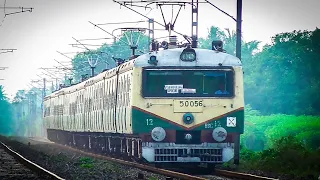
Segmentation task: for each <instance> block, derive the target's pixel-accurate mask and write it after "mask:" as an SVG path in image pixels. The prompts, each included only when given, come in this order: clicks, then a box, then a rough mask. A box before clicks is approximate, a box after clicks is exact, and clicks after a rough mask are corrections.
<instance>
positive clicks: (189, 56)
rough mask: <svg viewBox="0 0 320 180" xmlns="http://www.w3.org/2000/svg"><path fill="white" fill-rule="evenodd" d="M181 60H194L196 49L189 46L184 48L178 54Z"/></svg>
mask: <svg viewBox="0 0 320 180" xmlns="http://www.w3.org/2000/svg"><path fill="white" fill-rule="evenodd" d="M180 59H181V61H195V60H196V51H195V50H194V49H191V48H186V49H184V50H183V51H182V53H181V54H180Z"/></svg>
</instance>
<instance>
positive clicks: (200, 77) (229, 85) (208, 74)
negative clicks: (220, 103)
mask: <svg viewBox="0 0 320 180" xmlns="http://www.w3.org/2000/svg"><path fill="white" fill-rule="evenodd" d="M233 74H234V73H233V71H230V70H229V71H227V70H149V69H147V70H145V71H144V73H143V95H144V97H232V96H233V95H234V83H233V82H234V80H233Z"/></svg>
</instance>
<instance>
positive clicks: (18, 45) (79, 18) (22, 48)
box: [0, 0, 320, 99]
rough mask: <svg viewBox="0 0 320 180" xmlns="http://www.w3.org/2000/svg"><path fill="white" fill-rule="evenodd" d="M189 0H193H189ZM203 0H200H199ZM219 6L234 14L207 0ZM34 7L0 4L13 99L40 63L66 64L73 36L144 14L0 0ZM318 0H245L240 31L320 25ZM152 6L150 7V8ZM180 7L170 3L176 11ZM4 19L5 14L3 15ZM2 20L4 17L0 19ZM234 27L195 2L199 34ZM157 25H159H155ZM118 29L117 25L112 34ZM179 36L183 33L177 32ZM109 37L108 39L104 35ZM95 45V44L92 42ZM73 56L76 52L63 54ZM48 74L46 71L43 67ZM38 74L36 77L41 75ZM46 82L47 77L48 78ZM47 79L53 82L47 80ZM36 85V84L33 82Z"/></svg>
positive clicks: (59, 0) (97, 33)
mask: <svg viewBox="0 0 320 180" xmlns="http://www.w3.org/2000/svg"><path fill="white" fill-rule="evenodd" d="M189 1H191V0H189ZM200 1H203V0H200ZM209 1H210V2H211V3H213V4H215V5H216V6H218V7H219V8H221V9H223V10H224V11H226V12H227V13H229V14H231V15H232V16H234V17H236V0H209ZM4 3H5V6H6V7H26V8H28V7H32V8H34V9H33V11H32V12H31V13H30V12H24V13H19V14H14V15H9V16H6V17H5V18H4V19H3V17H4V14H5V13H11V12H15V11H17V10H16V9H6V11H5V12H4V11H3V8H2V9H1V8H0V25H1V26H0V49H17V50H16V51H14V52H13V53H5V54H0V67H9V68H8V69H6V70H4V71H0V79H4V80H0V85H3V86H4V89H5V92H6V94H7V96H8V97H9V98H10V99H12V98H13V97H14V95H15V93H16V92H17V91H18V90H20V89H26V90H27V89H29V88H30V87H31V86H30V85H29V84H30V83H31V81H32V80H39V79H40V77H44V75H43V74H42V72H44V73H46V72H45V71H43V70H40V69H39V68H41V67H43V68H52V67H53V66H60V65H59V64H58V63H57V62H56V61H55V60H57V61H59V62H62V63H63V64H64V65H65V66H67V65H68V61H70V59H68V58H66V57H64V56H62V55H60V54H59V53H58V52H57V51H59V52H62V53H67V52H81V51H83V50H82V49H80V48H75V47H72V45H70V44H76V43H77V42H76V41H75V40H74V39H73V37H74V38H75V39H89V38H110V37H111V36H110V35H108V34H107V33H105V32H103V31H102V30H100V29H98V28H95V27H94V26H93V25H91V24H90V23H89V22H88V21H91V22H93V23H96V24H102V23H112V22H128V21H139V20H146V19H145V18H143V17H142V16H140V15H138V14H136V13H134V12H132V11H131V10H129V9H127V8H125V7H121V8H120V6H119V5H118V4H117V3H114V2H113V1H112V0H90V1H89V0H68V1H66V0H54V1H52V0H0V7H3V6H4ZM151 7H152V8H153V9H152V10H151V11H150V10H149V9H147V10H145V9H144V8H137V7H132V8H133V9H135V10H138V11H139V12H141V13H143V14H147V15H148V17H150V18H154V19H155V20H156V21H158V22H160V23H162V24H164V23H163V19H162V16H161V12H160V9H159V8H158V9H157V8H156V7H155V6H151ZM319 7H320V0H303V1H302V0H243V10H242V12H243V15H242V19H243V21H242V36H243V39H244V41H252V40H258V41H261V42H262V45H263V44H265V43H270V40H271V37H272V36H274V35H275V34H277V33H281V32H290V31H293V30H314V29H315V28H316V27H320V21H319V19H318V18H317V17H320V11H319V10H318V9H319ZM164 10H165V18H166V20H167V21H168V20H170V19H171V7H169V6H167V7H164ZM149 11H150V12H149ZM177 11H178V8H177V7H176V8H174V15H175V14H176V13H177ZM2 19H3V20H2ZM1 21H2V23H1ZM147 25H148V24H147V23H139V24H122V25H103V26H101V27H102V28H104V29H105V30H107V31H108V32H112V31H113V30H114V29H115V28H119V27H132V26H134V27H147ZM211 26H217V27H219V28H221V29H224V28H229V29H231V30H235V28H236V23H235V21H234V20H232V19H231V18H230V17H228V16H226V15H224V14H223V13H221V12H220V11H218V10H217V9H215V8H214V7H213V6H211V5H209V4H200V5H199V37H205V36H207V34H208V28H210V27H211ZM155 28H156V29H160V28H162V27H160V26H155ZM175 30H176V31H178V32H180V33H183V34H186V35H191V7H190V6H186V8H185V9H184V8H182V10H181V12H180V15H179V16H178V19H177V22H176V24H175ZM117 33H118V34H119V33H120V31H115V34H117ZM166 35H167V33H166V32H165V31H156V32H155V36H156V37H161V36H166ZM178 39H181V37H178ZM81 42H82V43H90V44H97V45H99V44H102V43H103V42H102V41H90V42H89V41H81ZM107 42H111V41H110V40H108V41H107ZM92 49H94V47H92ZM66 55H67V56H69V57H73V55H75V54H72V53H71V54H66ZM47 74H48V73H47ZM39 76H40V77H39ZM49 83H50V82H49ZM50 84H51V83H50ZM32 85H33V86H36V87H40V84H36V83H33V84H32Z"/></svg>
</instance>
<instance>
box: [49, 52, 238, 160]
mask: <svg viewBox="0 0 320 180" xmlns="http://www.w3.org/2000/svg"><path fill="white" fill-rule="evenodd" d="M213 49H214V48H213ZM44 121H45V125H46V129H47V136H48V139H49V140H51V141H54V142H58V143H62V144H67V145H70V146H73V147H77V148H80V149H87V150H92V151H95V152H98V153H102V154H109V155H117V156H122V157H128V158H130V157H131V158H135V159H143V160H145V161H147V162H150V163H156V164H161V163H197V164H198V163H206V164H210V165H212V164H213V165H214V164H220V163H223V162H227V161H229V160H231V159H233V158H234V159H235V160H238V159H239V143H240V134H242V133H243V130H244V92H243V70H242V64H241V61H240V60H239V59H238V58H236V57H235V56H232V55H230V54H227V53H224V52H222V51H217V50H210V49H199V48H190V47H187V48H169V49H164V50H158V51H153V52H149V53H146V54H143V55H140V56H138V57H136V58H134V59H131V60H129V61H128V62H125V63H123V64H120V65H119V66H117V67H115V68H113V69H109V70H106V71H104V72H102V73H100V74H98V75H96V76H94V77H92V78H90V79H87V80H85V81H83V82H81V83H79V84H76V85H72V86H70V87H66V88H62V89H60V90H59V91H56V92H54V93H52V94H51V95H49V96H47V97H45V101H44Z"/></svg>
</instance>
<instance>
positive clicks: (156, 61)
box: [148, 55, 158, 65]
mask: <svg viewBox="0 0 320 180" xmlns="http://www.w3.org/2000/svg"><path fill="white" fill-rule="evenodd" d="M148 63H149V64H153V65H157V64H158V60H157V57H156V56H153V55H152V56H150V59H149V61H148Z"/></svg>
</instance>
